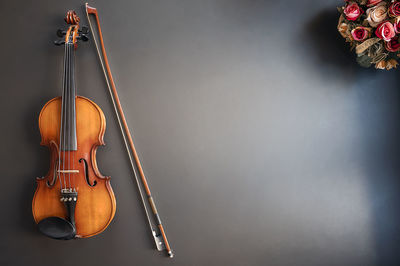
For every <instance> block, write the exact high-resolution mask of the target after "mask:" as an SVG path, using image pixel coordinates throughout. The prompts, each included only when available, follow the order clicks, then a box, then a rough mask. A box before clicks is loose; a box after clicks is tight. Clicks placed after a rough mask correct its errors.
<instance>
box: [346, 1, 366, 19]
mask: <svg viewBox="0 0 400 266" xmlns="http://www.w3.org/2000/svg"><path fill="white" fill-rule="evenodd" d="M343 13H344V14H345V16H346V19H348V20H352V21H354V20H356V19H358V18H359V17H360V16H361V14H362V13H364V10H362V9H361V8H360V7H359V6H358V4H357V3H355V2H350V3H348V4H347V5H346V7H345V8H344V10H343Z"/></svg>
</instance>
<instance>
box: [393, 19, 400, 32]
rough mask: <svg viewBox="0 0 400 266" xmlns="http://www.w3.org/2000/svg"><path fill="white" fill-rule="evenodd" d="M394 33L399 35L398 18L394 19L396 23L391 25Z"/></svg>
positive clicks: (399, 24) (399, 25)
mask: <svg viewBox="0 0 400 266" xmlns="http://www.w3.org/2000/svg"><path fill="white" fill-rule="evenodd" d="M393 27H394V31H395V32H396V33H400V18H396V21H395V22H394V24H393Z"/></svg>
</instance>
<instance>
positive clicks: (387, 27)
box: [375, 21, 396, 42]
mask: <svg viewBox="0 0 400 266" xmlns="http://www.w3.org/2000/svg"><path fill="white" fill-rule="evenodd" d="M375 34H376V36H377V37H378V38H379V39H382V40H384V41H386V42H388V41H390V40H391V39H392V38H393V37H394V36H395V35H396V33H395V32H394V27H393V25H392V23H390V22H389V21H386V22H383V23H382V24H380V25H379V26H378V27H377V28H376V31H375Z"/></svg>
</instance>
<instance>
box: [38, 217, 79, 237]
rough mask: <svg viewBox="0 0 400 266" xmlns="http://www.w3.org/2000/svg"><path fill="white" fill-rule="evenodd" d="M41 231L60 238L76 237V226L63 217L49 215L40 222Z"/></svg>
mask: <svg viewBox="0 0 400 266" xmlns="http://www.w3.org/2000/svg"><path fill="white" fill-rule="evenodd" d="M38 227H39V231H40V232H42V233H43V234H44V235H46V236H48V237H51V238H54V239H60V240H69V239H72V238H74V237H75V235H76V229H75V226H74V225H73V224H72V223H71V222H69V221H68V220H66V219H63V218H61V217H47V218H44V219H43V220H41V221H40V222H39V223H38Z"/></svg>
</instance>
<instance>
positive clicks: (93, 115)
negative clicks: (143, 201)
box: [32, 96, 116, 238]
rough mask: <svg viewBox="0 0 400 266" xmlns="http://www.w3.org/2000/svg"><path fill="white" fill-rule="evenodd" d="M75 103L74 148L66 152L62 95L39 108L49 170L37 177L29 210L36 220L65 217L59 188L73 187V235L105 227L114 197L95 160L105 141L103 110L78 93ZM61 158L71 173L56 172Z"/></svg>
mask: <svg viewBox="0 0 400 266" xmlns="http://www.w3.org/2000/svg"><path fill="white" fill-rule="evenodd" d="M75 106H76V139H77V148H76V150H74V151H69V152H65V151H61V150H60V148H59V143H62V141H63V140H61V141H60V127H61V117H62V116H61V113H62V111H61V108H62V101H61V97H57V98H54V99H52V100H50V101H49V102H47V103H46V105H45V106H44V107H43V109H42V110H41V112H40V116H39V129H40V134H41V138H42V141H41V145H44V146H47V147H48V148H49V149H50V153H51V156H50V170H49V171H48V173H47V175H46V176H44V177H43V178H38V179H37V188H36V191H35V195H34V198H33V202H32V212H33V217H34V219H35V221H36V223H38V222H39V221H41V220H43V219H45V218H47V217H53V216H55V217H61V218H64V219H68V218H69V217H68V213H67V208H66V207H65V204H64V202H63V201H62V200H60V190H61V189H62V188H65V187H66V188H72V187H73V188H74V190H76V192H77V195H78V196H77V200H76V206H75V227H76V236H75V237H78V238H84V237H90V236H93V235H96V234H98V233H101V232H102V231H103V230H105V229H106V227H107V226H108V225H109V223H110V222H111V220H112V219H113V217H114V214H115V210H116V200H115V196H114V193H113V191H112V188H111V185H110V177H105V176H103V175H101V174H100V172H99V170H98V168H97V162H96V150H97V147H98V146H99V145H104V141H103V136H104V132H105V129H106V120H105V117H104V114H103V112H102V110H101V109H100V107H99V106H97V105H96V104H95V103H94V102H92V101H91V100H89V99H87V98H84V97H81V96H76V98H75ZM60 162H61V163H60ZM62 162H64V164H66V165H68V166H69V167H68V169H71V170H74V173H59V172H58V169H60V165H62V164H63V163H62ZM72 168H73V169H72ZM67 176H68V177H67Z"/></svg>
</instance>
